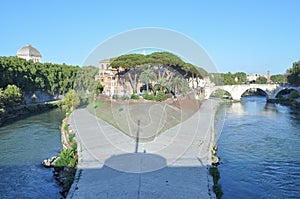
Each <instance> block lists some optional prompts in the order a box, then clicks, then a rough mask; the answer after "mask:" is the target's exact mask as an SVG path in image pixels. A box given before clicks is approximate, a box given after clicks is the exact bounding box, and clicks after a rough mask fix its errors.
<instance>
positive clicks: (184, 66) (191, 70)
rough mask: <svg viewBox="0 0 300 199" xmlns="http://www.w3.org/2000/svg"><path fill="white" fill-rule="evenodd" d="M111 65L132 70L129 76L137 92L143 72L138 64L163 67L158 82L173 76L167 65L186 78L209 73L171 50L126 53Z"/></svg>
mask: <svg viewBox="0 0 300 199" xmlns="http://www.w3.org/2000/svg"><path fill="white" fill-rule="evenodd" d="M110 66H111V67H113V68H116V69H120V68H123V69H125V70H126V71H129V70H131V72H130V73H128V78H129V82H130V85H131V87H132V89H133V91H134V92H137V82H138V79H139V76H140V73H141V72H142V71H141V70H138V69H136V68H137V67H138V66H144V67H145V66H146V67H149V66H152V67H156V68H157V67H158V68H161V70H158V75H157V76H158V77H157V81H158V82H161V81H162V78H167V79H168V80H169V81H171V80H172V78H173V74H172V73H170V70H164V68H165V67H170V68H173V69H175V70H176V71H178V72H179V73H180V74H181V75H183V77H184V78H186V79H189V78H196V77H199V78H203V77H204V76H205V75H206V74H207V72H206V71H205V70H204V69H202V68H199V67H197V66H195V65H192V64H190V63H186V62H184V61H183V60H182V59H180V58H179V57H178V56H176V55H174V54H172V53H169V52H154V53H152V54H149V55H142V54H126V55H122V56H119V57H117V58H114V59H113V60H112V62H111V63H110ZM168 72H169V73H168Z"/></svg>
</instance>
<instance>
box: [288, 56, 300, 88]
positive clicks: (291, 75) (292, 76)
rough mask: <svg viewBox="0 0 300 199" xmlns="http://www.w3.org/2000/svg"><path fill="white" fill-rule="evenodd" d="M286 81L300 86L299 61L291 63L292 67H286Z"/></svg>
mask: <svg viewBox="0 0 300 199" xmlns="http://www.w3.org/2000/svg"><path fill="white" fill-rule="evenodd" d="M287 80H288V83H290V84H292V85H295V86H300V61H298V62H295V63H293V66H292V68H290V69H288V77H287Z"/></svg>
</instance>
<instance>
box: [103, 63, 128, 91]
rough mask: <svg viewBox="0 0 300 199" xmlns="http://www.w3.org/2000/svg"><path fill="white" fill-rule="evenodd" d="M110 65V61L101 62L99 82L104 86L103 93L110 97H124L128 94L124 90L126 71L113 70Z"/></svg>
mask: <svg viewBox="0 0 300 199" xmlns="http://www.w3.org/2000/svg"><path fill="white" fill-rule="evenodd" d="M109 64H110V60H109V59H105V60H101V61H99V81H100V83H101V85H102V86H103V93H104V94H105V95H108V96H113V95H118V96H123V95H125V94H126V92H125V90H124V88H125V87H126V86H125V85H126V83H125V80H124V72H125V71H124V70H123V69H115V68H112V67H110V66H109Z"/></svg>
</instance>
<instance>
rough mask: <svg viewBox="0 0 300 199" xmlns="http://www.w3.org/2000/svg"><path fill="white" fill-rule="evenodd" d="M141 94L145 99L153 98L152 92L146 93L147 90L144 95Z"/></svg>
mask: <svg viewBox="0 0 300 199" xmlns="http://www.w3.org/2000/svg"><path fill="white" fill-rule="evenodd" d="M142 96H143V98H144V99H145V100H155V96H154V95H153V94H152V93H148V92H146V93H145V94H144V95H142Z"/></svg>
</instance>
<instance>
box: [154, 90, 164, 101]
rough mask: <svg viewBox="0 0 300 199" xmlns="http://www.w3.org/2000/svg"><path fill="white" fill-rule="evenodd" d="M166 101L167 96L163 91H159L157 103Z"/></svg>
mask: <svg viewBox="0 0 300 199" xmlns="http://www.w3.org/2000/svg"><path fill="white" fill-rule="evenodd" d="M165 99H166V94H165V93H164V92H162V91H159V92H158V93H157V94H156V101H160V102H161V101H164V100H165Z"/></svg>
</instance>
